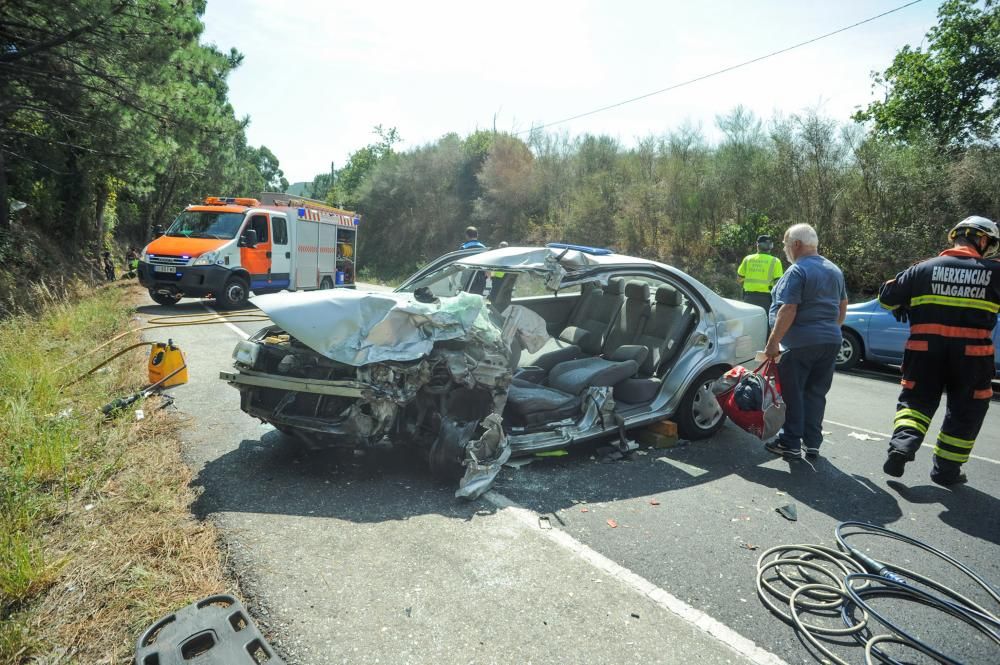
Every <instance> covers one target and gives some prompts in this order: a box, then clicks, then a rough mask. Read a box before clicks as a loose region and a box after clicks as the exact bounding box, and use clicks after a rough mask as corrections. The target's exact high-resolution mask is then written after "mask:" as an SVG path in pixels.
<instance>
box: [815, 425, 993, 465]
mask: <svg viewBox="0 0 1000 665" xmlns="http://www.w3.org/2000/svg"><path fill="white" fill-rule="evenodd" d="M823 422H825V423H830V424H831V425H836V426H837V427H846V428H847V429H852V430H856V431H858V432H867V433H868V434H878V435H879V436H884V437H885V438H887V439H891V438H892V434H886V433H885V432H876V431H875V430H871V429H865V428H864V427H855V426H854V425H845V424H844V423H838V422H837V421H836V420H824V421H823ZM920 445H921V447H923V448H931V449H933V448H934V446H933V445H932V444H930V443H922V444H920ZM969 457H970V458H972V459H977V460H979V461H981V462H989V463H990V464H1000V460H995V459H990V458H989V457H983V456H982V455H969Z"/></svg>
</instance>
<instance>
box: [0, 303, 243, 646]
mask: <svg viewBox="0 0 1000 665" xmlns="http://www.w3.org/2000/svg"><path fill="white" fill-rule="evenodd" d="M133 297H134V291H130V290H128V289H123V288H119V287H113V288H109V289H103V290H102V291H101V292H99V293H97V294H96V295H93V296H92V297H91V298H88V299H83V300H79V301H78V302H75V303H71V302H66V301H61V300H58V299H54V301H53V303H52V304H51V305H50V306H49V307H48V308H47V309H46V313H45V314H43V315H42V316H41V317H40V318H29V317H27V316H22V317H19V318H17V319H14V320H9V321H7V322H4V324H2V325H0V399H2V400H3V401H4V402H5V404H4V405H0V416H2V417H0V440H3V441H5V443H4V444H2V445H0V483H2V487H3V489H2V494H3V496H2V497H0V499H2V500H0V567H2V568H3V569H4V570H3V572H0V664H2V665H15V664H17V665H21V664H23V663H29V662H46V663H48V662H71V663H77V662H78V663H126V662H130V660H131V657H132V652H133V647H134V643H135V639H136V638H137V637H138V635H139V634H140V633H141V631H142V630H143V629H144V628H145V627H146V626H147V625H149V624H150V623H152V621H154V620H155V619H157V618H158V617H159V616H161V615H163V614H166V613H167V612H169V611H172V610H174V609H177V608H178V607H180V606H183V605H185V604H187V603H190V602H192V601H193V600H195V599H197V598H200V597H203V596H206V595H209V594H212V593H217V592H220V591H223V590H225V589H226V587H227V584H226V581H225V578H224V575H223V572H222V570H223V565H222V561H221V557H220V549H219V545H218V540H217V535H216V533H215V530H214V528H213V527H212V526H211V525H209V524H206V523H202V522H199V521H197V520H195V519H194V518H193V517H192V516H191V514H190V511H189V507H190V505H191V503H192V501H193V500H194V499H195V494H194V492H193V490H192V489H191V488H190V487H189V484H190V481H191V472H190V470H189V469H188V468H187V466H186V465H185V464H184V463H183V461H182V459H181V456H180V447H179V443H178V440H177V437H176V432H177V429H178V427H179V426H180V423H179V418H177V417H176V416H175V415H172V414H171V413H170V411H169V410H160V409H158V408H157V407H158V405H159V400H158V399H157V398H151V399H150V400H147V401H146V402H145V403H140V404H137V405H136V407H138V408H142V409H143V410H144V413H145V418H143V419H142V420H136V417H135V414H134V409H129V410H127V411H126V412H125V413H123V414H121V415H120V416H119V417H118V418H116V419H115V420H113V421H111V422H107V421H105V420H104V419H103V418H102V417H101V415H100V414H99V413H98V411H97V409H98V408H99V406H100V405H101V404H104V403H106V402H108V401H110V400H111V399H112V398H114V397H117V396H120V395H122V394H126V393H128V392H131V391H133V390H135V389H137V388H138V387H141V386H142V385H143V383H144V381H145V355H144V353H143V352H142V351H141V350H140V351H136V352H132V353H130V354H129V355H128V356H124V357H123V358H122V359H120V360H119V361H116V363H114V364H113V365H112V366H111V370H110V371H108V372H105V373H101V374H96V375H94V376H93V377H92V378H89V379H87V380H86V381H82V382H81V383H79V384H76V385H75V386H73V387H72V388H71V389H70V390H68V391H65V392H60V391H59V390H58V385H59V384H60V383H61V382H63V381H65V379H66V378H67V374H66V373H64V374H57V373H55V372H54V371H53V368H54V366H55V365H56V364H62V362H64V361H65V360H67V359H70V358H72V357H73V355H74V354H79V353H81V351H82V350H83V349H85V348H87V346H88V344H91V343H92V340H93V339H94V338H95V337H96V338H97V339H107V338H109V337H110V336H112V335H113V334H115V333H117V332H120V331H124V330H125V329H127V328H128V326H129V325H130V324H131V323H132V321H131V313H130V311H129V306H128V302H129V301H130V299H132V298H133ZM136 339H137V338H136ZM132 341H135V340H130V339H129V338H125V339H123V340H121V345H122V346H126V345H127V344H128V343H131V342H132ZM118 348H121V347H118ZM109 354H110V353H109ZM101 356H103V354H98V357H97V358H95V359H94V360H93V362H91V360H90V359H88V361H87V362H81V363H80V370H83V369H86V368H87V367H88V366H89V365H91V364H96V362H97V360H99V359H100V357H101ZM4 361H7V366H3V364H4Z"/></svg>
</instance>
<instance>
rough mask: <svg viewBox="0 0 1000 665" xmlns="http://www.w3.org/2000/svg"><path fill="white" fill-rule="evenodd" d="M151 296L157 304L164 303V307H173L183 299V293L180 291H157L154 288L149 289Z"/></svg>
mask: <svg viewBox="0 0 1000 665" xmlns="http://www.w3.org/2000/svg"><path fill="white" fill-rule="evenodd" d="M149 297H150V298H152V299H153V302H155V303H156V304H157V305H163V306H164V307H173V306H174V305H176V304H177V303H179V302H180V301H181V297H182V296H181V294H179V293H157V292H156V291H154V290H153V289H150V290H149Z"/></svg>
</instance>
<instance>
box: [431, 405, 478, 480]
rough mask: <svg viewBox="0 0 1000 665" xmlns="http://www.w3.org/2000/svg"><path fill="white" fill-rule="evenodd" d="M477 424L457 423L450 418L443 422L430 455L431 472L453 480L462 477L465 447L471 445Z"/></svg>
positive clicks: (437, 476)
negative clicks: (470, 441)
mask: <svg viewBox="0 0 1000 665" xmlns="http://www.w3.org/2000/svg"><path fill="white" fill-rule="evenodd" d="M476 425H477V423H476V422H470V423H456V422H454V421H452V420H450V419H444V420H443V421H442V422H441V429H440V430H439V431H438V435H437V437H436V438H435V439H434V443H433V444H432V445H431V449H430V453H429V455H428V462H429V465H430V469H431V473H432V474H434V476H435V477H436V478H438V479H439V480H443V481H449V482H451V481H454V480H456V479H458V478H461V477H462V473H463V472H464V471H465V466H464V465H463V464H462V462H463V461H464V460H465V455H466V453H465V447H466V446H467V445H469V440H470V438H471V437H472V434H473V432H475V430H476Z"/></svg>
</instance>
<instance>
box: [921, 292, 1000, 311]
mask: <svg viewBox="0 0 1000 665" xmlns="http://www.w3.org/2000/svg"><path fill="white" fill-rule="evenodd" d="M919 305H944V306H945V307H965V308H967V309H981V310H983V311H984V312H991V313H993V314H996V313H997V312H1000V303H995V302H987V301H985V300H977V299H975V298H959V297H958V296H938V295H926V296H917V297H915V298H913V299H911V300H910V306H911V307H917V306H919Z"/></svg>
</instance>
